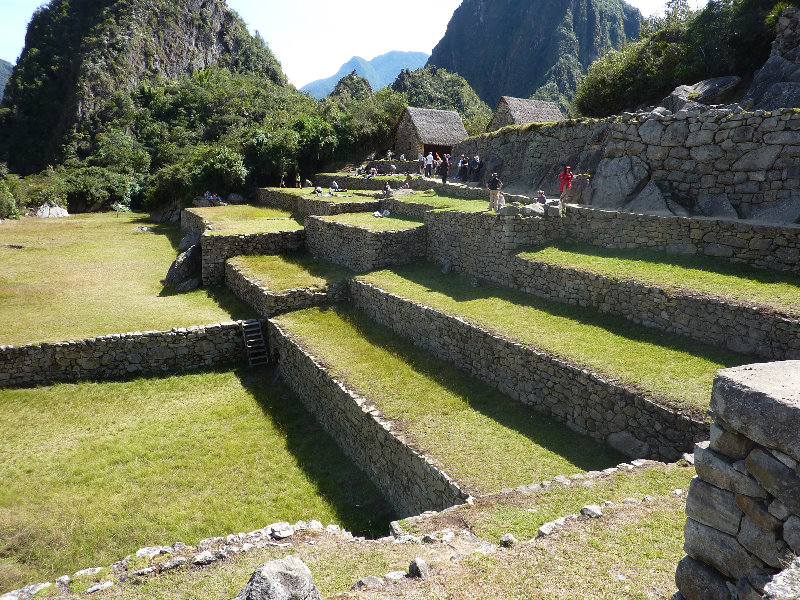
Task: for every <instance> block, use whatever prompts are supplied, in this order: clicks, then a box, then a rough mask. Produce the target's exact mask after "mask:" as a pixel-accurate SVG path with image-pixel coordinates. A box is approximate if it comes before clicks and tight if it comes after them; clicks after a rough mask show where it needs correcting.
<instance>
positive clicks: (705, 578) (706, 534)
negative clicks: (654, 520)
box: [675, 361, 800, 600]
mask: <svg viewBox="0 0 800 600" xmlns="http://www.w3.org/2000/svg"><path fill="white" fill-rule="evenodd" d="M711 414H712V419H713V424H712V429H711V441H710V442H703V443H701V444H698V445H697V447H696V448H695V454H694V458H695V467H696V469H697V475H698V476H697V477H696V478H695V479H693V480H692V484H691V486H690V488H689V495H688V497H687V500H686V515H687V517H688V519H687V520H686V526H685V529H684V536H685V545H684V550H685V551H686V554H687V555H688V556H686V557H685V558H684V559H683V560H681V562H680V563H679V565H678V569H677V572H676V575H675V580H676V583H677V584H678V588H679V589H680V591H681V593H682V594H683V595H684V596H685V597H686V599H687V600H718V599H725V600H731V599H733V598H737V597H738V598H740V599H747V598H761V597H762V596H761V595H762V593H763V592H764V591H765V588H766V591H767V592H768V596H767V597H770V598H772V597H773V595H772V594H770V591H771V590H770V588H771V587H772V585H773V584H767V581H769V579H770V577H771V576H772V575H773V574H774V573H776V572H778V571H779V570H781V569H782V568H783V567H784V565H786V564H787V563H788V562H789V561H791V560H792V559H793V557H794V556H796V555H797V554H800V467H798V461H800V444H798V440H800V362H798V361H789V362H782V363H767V364H760V365H748V366H743V367H736V368H733V369H726V370H723V371H720V372H719V374H718V375H717V379H716V380H715V382H714V390H713V392H712V396H711ZM765 584H766V585H765ZM733 590H735V592H736V593H735V594H734V593H733ZM798 592H800V588H797V587H795V588H794V594H789V595H782V594H776V595H775V596H774V597H777V598H781V599H782V600H788V599H789V598H797V597H798V596H797V594H798Z"/></svg>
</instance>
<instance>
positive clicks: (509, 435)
mask: <svg viewBox="0 0 800 600" xmlns="http://www.w3.org/2000/svg"><path fill="white" fill-rule="evenodd" d="M275 321H276V322H277V323H278V324H279V325H280V326H281V327H282V328H284V330H285V331H287V332H289V334H290V335H292V336H295V337H296V338H298V339H299V340H300V343H301V344H302V346H303V347H304V348H306V350H307V351H308V352H310V353H311V354H312V355H313V356H315V357H316V359H317V360H319V361H321V362H322V363H323V364H325V365H326V366H327V367H329V368H330V370H331V373H332V374H333V375H334V376H335V377H336V378H337V379H339V380H340V381H342V382H343V383H344V384H345V385H346V386H348V388H349V389H352V390H354V391H357V392H358V393H360V394H362V395H364V396H365V397H367V398H369V399H370V400H371V401H373V402H375V404H376V406H377V407H378V409H379V410H380V411H381V413H382V414H383V415H384V416H386V417H388V418H390V419H393V420H397V421H398V428H399V429H400V430H402V431H403V433H404V434H406V435H408V436H409V437H410V438H411V439H412V440H413V442H414V445H415V448H416V449H417V450H419V451H421V452H423V453H425V454H426V455H428V456H430V457H431V458H433V459H434V460H436V461H437V462H438V463H439V465H440V466H441V468H443V469H444V470H445V471H446V472H447V473H448V474H449V475H450V476H452V477H453V478H454V479H455V480H456V481H458V482H459V483H460V484H461V485H462V486H465V487H466V488H467V489H468V490H469V491H471V492H477V493H485V492H488V491H492V490H499V489H501V488H503V487H506V486H517V485H522V484H527V483H532V482H534V481H540V480H542V479H544V478H548V477H553V476H555V475H559V474H563V475H569V474H572V473H579V472H583V471H586V470H591V469H597V468H604V467H607V466H609V465H613V464H617V463H619V462H620V461H622V460H623V457H622V456H621V455H619V454H617V453H615V452H613V451H612V450H610V449H606V448H603V447H602V446H600V445H598V444H596V443H595V442H593V441H591V440H589V439H588V438H583V437H581V436H579V435H577V434H575V433H573V432H571V431H569V430H568V429H567V428H566V427H564V426H563V425H560V424H557V423H555V422H553V421H550V420H548V419H546V418H544V417H542V416H541V415H537V414H535V413H533V412H532V411H531V410H530V409H528V408H526V407H525V406H523V405H522V404H520V403H518V402H514V401H513V400H511V399H510V398H508V397H506V396H503V395H502V394H501V393H499V392H498V391H496V390H494V389H493V388H490V387H489V386H487V385H484V384H482V383H480V382H477V381H474V380H471V379H469V378H466V377H465V376H464V375H463V373H461V372H460V371H458V370H457V369H455V368H454V367H452V366H450V365H448V364H446V363H444V362H443V361H440V360H437V359H435V358H433V357H432V356H430V355H428V354H426V353H424V352H422V351H421V350H419V349H418V348H416V347H415V346H413V344H411V343H410V342H407V341H405V340H402V339H400V338H399V337H398V336H396V335H395V334H393V333H392V332H391V331H390V330H389V329H387V328H385V327H382V326H380V325H378V324H376V323H375V322H373V321H371V320H369V319H367V318H366V317H364V316H363V315H362V314H360V313H358V312H356V311H354V310H352V309H350V308H344V307H342V308H339V309H336V310H334V309H308V310H304V311H300V312H295V313H289V314H286V315H282V316H280V317H276V318H275Z"/></svg>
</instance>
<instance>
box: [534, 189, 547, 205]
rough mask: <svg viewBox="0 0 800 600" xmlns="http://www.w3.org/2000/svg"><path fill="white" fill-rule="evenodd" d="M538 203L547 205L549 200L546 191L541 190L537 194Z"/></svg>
mask: <svg viewBox="0 0 800 600" xmlns="http://www.w3.org/2000/svg"><path fill="white" fill-rule="evenodd" d="M536 201H537V202H538V203H539V204H546V203H547V198H546V197H545V195H544V190H539V191H538V192H536Z"/></svg>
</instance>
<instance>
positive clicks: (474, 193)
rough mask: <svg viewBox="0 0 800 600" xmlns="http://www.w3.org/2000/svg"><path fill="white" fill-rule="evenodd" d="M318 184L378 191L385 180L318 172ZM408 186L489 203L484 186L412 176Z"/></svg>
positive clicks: (509, 199)
mask: <svg viewBox="0 0 800 600" xmlns="http://www.w3.org/2000/svg"><path fill="white" fill-rule="evenodd" d="M316 179H317V181H318V182H319V185H321V186H322V187H323V188H327V187H329V186H330V184H331V182H332V181H333V180H336V183H338V184H339V186H341V187H343V188H348V189H351V190H375V191H380V190H381V189H383V186H384V184H385V183H386V181H385V180H380V179H374V178H370V179H364V178H363V177H345V176H343V175H330V174H319V175H317V177H316ZM403 183H404V182H403V181H400V180H399V179H398V180H397V181H390V182H389V185H390V186H392V188H395V189H396V188H399V187H400V186H402V185H403ZM409 188H410V189H412V190H415V191H418V192H424V191H426V190H435V191H436V192H439V193H441V194H445V195H448V196H452V197H454V198H463V199H464V200H476V199H485V200H486V203H487V206H488V203H489V191H488V190H487V189H486V187H485V186H468V185H462V184H458V183H446V184H443V183H442V181H441V179H439V180H433V179H417V178H414V179H412V180H411V182H410V183H409ZM514 200H523V198H521V197H516V196H513V197H509V195H508V194H506V202H507V203H508V202H512V201H514Z"/></svg>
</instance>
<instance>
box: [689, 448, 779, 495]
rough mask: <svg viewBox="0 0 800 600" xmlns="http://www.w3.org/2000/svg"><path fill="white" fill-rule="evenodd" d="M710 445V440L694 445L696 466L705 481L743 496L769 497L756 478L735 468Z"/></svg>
mask: <svg viewBox="0 0 800 600" xmlns="http://www.w3.org/2000/svg"><path fill="white" fill-rule="evenodd" d="M708 445H709V443H708V442H701V443H699V444H696V445H695V447H694V467H695V469H696V470H697V474H698V475H699V476H700V478H701V479H702V480H703V481H706V482H708V483H710V484H711V485H714V486H716V487H718V488H720V489H723V490H729V491H732V492H735V493H737V494H741V495H743V496H750V497H751V498H758V499H764V498H766V497H767V493H766V492H765V491H764V490H763V489H762V488H761V486H760V485H759V484H758V482H757V481H756V480H755V479H753V478H752V477H750V476H748V475H746V474H745V473H741V472H739V471H737V470H736V469H734V468H733V466H732V465H731V462H730V460H729V459H727V458H726V457H724V456H722V455H721V454H717V453H716V452H714V451H713V450H709V449H708Z"/></svg>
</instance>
